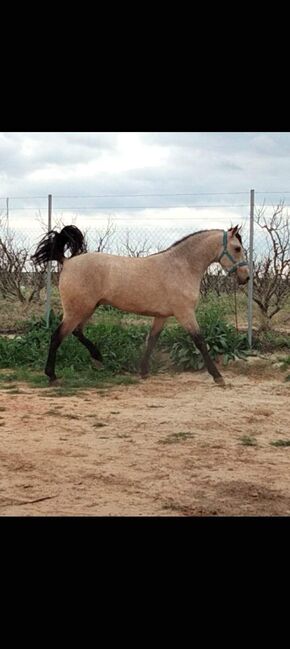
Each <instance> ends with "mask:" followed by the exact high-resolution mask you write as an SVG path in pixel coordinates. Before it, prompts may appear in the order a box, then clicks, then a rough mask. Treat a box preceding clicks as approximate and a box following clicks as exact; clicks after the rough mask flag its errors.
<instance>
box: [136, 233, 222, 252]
mask: <svg viewBox="0 0 290 649" xmlns="http://www.w3.org/2000/svg"><path fill="white" fill-rule="evenodd" d="M217 230H219V228H217ZM202 232H210V230H198V231H197V232H191V234H186V235H185V237H182V239H178V241H175V242H174V243H172V244H171V246H168V248H164V250H160V251H159V252H154V253H153V254H152V255H149V257H153V256H154V255H161V253H162V252H167V250H171V248H174V247H175V246H178V245H179V244H180V243H182V242H183V241H186V239H189V238H190V237H194V236H195V235H196V234H201V233H202ZM221 232H222V230H221Z"/></svg>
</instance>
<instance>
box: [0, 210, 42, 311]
mask: <svg viewBox="0 0 290 649" xmlns="http://www.w3.org/2000/svg"><path fill="white" fill-rule="evenodd" d="M29 260H30V250H29V247H27V246H26V245H25V244H24V243H22V245H19V244H17V242H16V238H15V235H14V234H13V233H12V232H11V230H10V229H9V227H8V225H7V223H6V222H5V220H4V219H2V220H1V218H0V294H1V296H2V297H4V298H5V299H15V298H16V299H17V300H19V301H20V302H22V303H29V302H32V301H36V300H38V299H39V297H40V291H41V289H42V288H43V286H44V283H45V276H44V271H39V272H37V273H36V272H32V268H31V267H30V264H29Z"/></svg>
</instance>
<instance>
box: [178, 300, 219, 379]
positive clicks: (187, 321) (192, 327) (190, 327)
mask: <svg viewBox="0 0 290 649" xmlns="http://www.w3.org/2000/svg"><path fill="white" fill-rule="evenodd" d="M175 317H176V318H177V320H178V321H179V322H180V324H181V325H182V326H183V327H184V329H186V331H188V333H189V335H190V336H191V338H192V340H193V342H194V344H195V346H196V347H197V349H198V350H199V351H200V353H201V355H202V357H203V360H204V364H205V367H206V369H207V371H208V372H209V374H211V376H212V377H213V379H214V381H215V383H217V384H218V385H220V386H224V385H225V382H224V379H223V377H222V375H221V373H220V372H219V371H218V369H217V367H216V365H215V364H214V362H213V360H212V358H211V357H210V355H209V353H208V349H207V345H206V342H205V340H204V337H203V335H202V334H201V333H200V329H199V326H198V322H197V320H196V317H195V315H194V314H192V311H190V313H183V312H181V313H175Z"/></svg>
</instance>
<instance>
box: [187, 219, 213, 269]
mask: <svg viewBox="0 0 290 649" xmlns="http://www.w3.org/2000/svg"><path fill="white" fill-rule="evenodd" d="M220 240H221V233H220V232H219V231H211V230H209V231H208V232H203V233H202V234H197V235H194V236H193V237H192V238H191V239H188V244H187V246H186V256H187V259H188V261H189V264H190V266H191V268H192V269H193V272H195V273H198V274H200V277H202V275H203V274H204V272H205V271H206V269H207V268H208V266H210V264H212V262H213V261H215V259H217V256H218V252H219V249H220V245H221V241H220ZM184 252H185V250H184Z"/></svg>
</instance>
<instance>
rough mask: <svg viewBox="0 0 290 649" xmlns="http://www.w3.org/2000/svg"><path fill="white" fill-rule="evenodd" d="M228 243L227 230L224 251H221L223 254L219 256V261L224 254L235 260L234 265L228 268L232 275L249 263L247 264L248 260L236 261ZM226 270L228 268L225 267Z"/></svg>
mask: <svg viewBox="0 0 290 649" xmlns="http://www.w3.org/2000/svg"><path fill="white" fill-rule="evenodd" d="M227 244H228V233H227V232H226V231H224V237H223V246H224V249H223V251H222V252H221V254H220V256H219V258H218V261H220V260H221V259H222V257H223V256H224V255H226V257H228V259H229V260H230V261H232V262H233V264H234V265H233V266H232V267H231V268H230V270H228V274H229V275H230V274H231V273H234V272H235V271H236V270H237V269H238V268H240V267H241V266H247V265H248V264H247V262H246V261H238V262H236V261H235V260H234V258H233V257H232V255H231V254H230V253H229V251H228V250H227ZM225 270H227V268H225Z"/></svg>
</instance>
